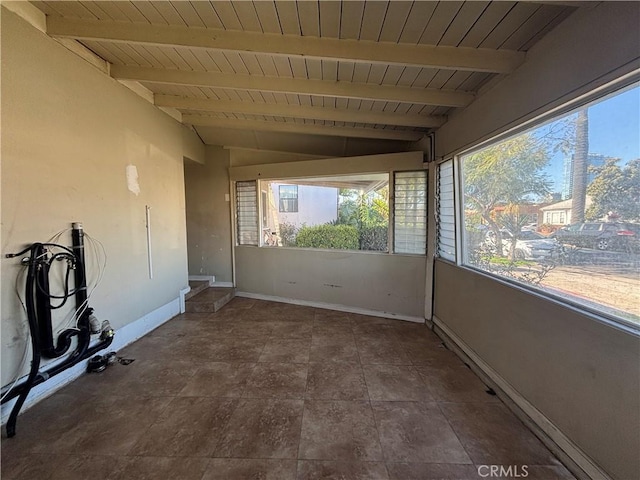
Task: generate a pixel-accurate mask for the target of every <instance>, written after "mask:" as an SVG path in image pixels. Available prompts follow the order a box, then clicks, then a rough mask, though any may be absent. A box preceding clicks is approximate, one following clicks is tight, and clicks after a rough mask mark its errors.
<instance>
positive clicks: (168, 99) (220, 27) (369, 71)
mask: <svg viewBox="0 0 640 480" xmlns="http://www.w3.org/2000/svg"><path fill="white" fill-rule="evenodd" d="M32 3H33V4H34V5H35V6H36V7H38V8H39V9H40V10H42V11H43V12H44V13H45V14H46V15H47V33H48V34H49V35H51V36H53V37H57V38H66V39H74V40H77V41H79V42H81V43H82V44H83V45H84V46H85V47H86V48H88V49H90V50H91V51H93V52H94V53H95V54H97V55H98V56H100V57H101V58H102V59H104V60H106V61H107V62H109V64H110V75H111V76H112V77H113V78H115V79H117V80H121V81H123V82H125V83H127V82H131V81H135V82H139V83H140V84H141V85H142V86H144V87H145V88H146V89H148V90H149V91H150V92H152V94H153V101H154V103H155V105H157V106H158V107H163V108H173V109H176V110H177V111H179V112H180V114H181V119H182V122H183V123H184V124H186V125H192V126H193V127H194V128H195V130H196V131H197V133H198V134H199V135H200V137H201V138H202V139H203V140H204V141H205V143H208V144H217V145H227V146H241V147H249V148H263V149H270V150H277V149H282V148H283V147H282V146H283V145H288V146H289V148H288V149H289V150H293V151H302V152H304V151H306V150H309V153H311V151H316V152H318V151H319V150H318V148H319V146H320V145H322V146H323V147H324V148H322V149H320V151H323V150H327V147H328V150H331V149H336V148H335V146H339V147H337V149H338V150H342V151H343V153H347V150H349V148H347V145H348V144H351V145H352V146H357V145H364V144H367V145H372V146H373V147H372V148H374V149H375V150H377V151H385V150H386V151H395V150H403V149H407V148H409V146H411V145H412V144H414V143H413V142H416V141H420V140H421V139H422V138H423V137H424V135H425V134H426V133H428V132H430V131H432V130H433V129H435V128H437V127H438V126H439V125H441V124H442V123H443V122H445V121H446V119H447V116H449V115H451V114H453V113H454V112H455V111H456V110H457V109H461V108H464V107H465V106H467V105H468V104H469V103H471V102H473V100H474V98H475V97H476V96H477V95H478V92H479V91H481V89H482V88H483V87H485V86H486V85H487V84H489V83H490V82H492V81H499V80H500V79H501V78H502V77H503V76H504V75H508V74H509V73H510V72H512V71H514V70H515V69H516V68H518V66H519V65H520V64H521V63H522V62H524V61H525V58H526V52H527V50H529V49H530V48H531V47H532V46H533V45H534V44H535V43H536V42H538V41H539V40H540V39H541V38H542V37H543V36H544V35H545V34H546V33H547V32H549V31H550V30H551V29H552V28H554V27H555V26H557V25H558V24H559V23H560V22H561V21H562V20H564V19H565V18H566V17H567V16H568V15H570V14H571V13H572V12H573V11H575V10H576V9H577V8H580V7H581V6H583V5H584V4H585V2H570V1H568V2H542V1H541V2H508V1H497V2H484V1H472V2H454V1H442V2H427V1H415V2H411V1H331V0H320V1H297V2H294V1H262V0H260V1H258V0H256V1H210V2H209V1H192V2H188V1H174V2H169V1H150V2H147V1H93V2H91V1H78V2H76V1H73V2H66V1H34V2H32ZM332 145H333V146H332ZM285 149H287V148H285ZM352 150H353V148H352ZM356 150H357V149H356Z"/></svg>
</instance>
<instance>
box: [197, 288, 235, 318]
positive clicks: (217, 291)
mask: <svg viewBox="0 0 640 480" xmlns="http://www.w3.org/2000/svg"><path fill="white" fill-rule="evenodd" d="M235 295H236V289H235V288H227V287H209V288H205V289H204V290H202V291H201V292H200V293H198V294H197V295H195V296H193V297H191V298H190V299H189V300H187V302H186V303H185V308H186V311H187V313H215V312H217V311H218V310H220V309H221V308H222V307H224V306H225V305H226V304H227V303H229V302H230V301H231V299H232V298H233V297H235Z"/></svg>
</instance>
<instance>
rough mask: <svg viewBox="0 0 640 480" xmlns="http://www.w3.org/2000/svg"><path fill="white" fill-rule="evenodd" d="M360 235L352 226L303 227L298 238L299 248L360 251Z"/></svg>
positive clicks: (297, 244)
mask: <svg viewBox="0 0 640 480" xmlns="http://www.w3.org/2000/svg"><path fill="white" fill-rule="evenodd" d="M359 243H360V242H359V235H358V230H357V229H356V227H352V226H351V225H315V226H313V227H306V226H305V227H301V228H300V230H299V231H298V235H297V237H296V246H297V247H306V248H335V249H340V250H358V248H359V247H360V244H359Z"/></svg>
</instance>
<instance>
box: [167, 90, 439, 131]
mask: <svg viewBox="0 0 640 480" xmlns="http://www.w3.org/2000/svg"><path fill="white" fill-rule="evenodd" d="M154 99H155V104H156V106H158V107H172V108H177V109H180V110H196V111H201V112H227V113H232V112H233V113H245V114H249V115H273V116H276V117H290V118H313V119H316V120H329V121H334V122H351V123H369V124H381V125H397V126H403V127H423V128H431V127H439V126H441V125H442V124H443V123H444V122H445V118H444V117H435V116H430V117H429V116H425V115H417V114H402V113H393V112H374V111H366V112H365V111H360V110H347V109H338V108H326V107H310V106H306V105H283V104H273V103H252V102H238V101H231V100H214V99H202V98H192V97H179V96H174V95H159V94H156V95H155V96H154Z"/></svg>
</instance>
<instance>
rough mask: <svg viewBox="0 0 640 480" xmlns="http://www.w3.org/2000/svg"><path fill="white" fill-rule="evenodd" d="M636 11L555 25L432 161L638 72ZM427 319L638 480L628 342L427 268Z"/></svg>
mask: <svg viewBox="0 0 640 480" xmlns="http://www.w3.org/2000/svg"><path fill="white" fill-rule="evenodd" d="M639 24H640V4H638V3H636V2H602V3H600V4H598V5H596V4H594V6H592V7H589V8H586V9H583V10H582V11H580V12H578V13H576V14H575V15H574V16H573V17H571V18H569V19H568V20H567V21H565V22H564V23H563V24H561V25H560V26H558V27H557V28H556V29H555V30H554V31H553V32H551V33H550V34H549V35H548V36H547V37H545V38H544V39H543V40H542V41H541V42H540V43H539V44H537V45H536V47H535V48H534V49H533V50H532V51H531V52H530V53H529V54H528V56H527V61H526V63H525V64H524V65H523V66H522V67H521V68H520V69H519V70H517V71H516V72H515V73H514V74H513V75H511V76H510V77H508V78H507V79H505V80H504V81H503V82H502V83H500V84H498V85H497V86H495V87H494V88H493V89H491V90H489V91H488V92H487V93H486V94H485V95H484V96H482V97H480V98H478V99H477V100H476V101H475V102H474V103H473V104H472V105H471V106H470V107H469V108H467V109H466V110H465V111H463V112H461V113H460V114H459V115H457V116H456V117H454V118H452V119H451V120H450V121H449V122H448V123H447V124H446V125H444V126H443V127H442V128H441V129H440V130H439V131H438V132H437V136H436V147H437V149H438V156H440V157H442V156H447V155H450V154H453V153H455V152H456V151H457V150H459V149H461V148H464V147H468V146H470V145H473V144H474V143H476V142H478V141H480V140H482V139H485V138H489V137H491V136H493V135H495V134H496V133H500V132H502V131H504V130H506V129H507V128H509V127H512V126H514V125H517V124H518V123H520V122H522V121H524V120H525V119H529V118H532V117H534V116H535V115H538V114H540V113H542V112H544V111H547V110H548V109H550V108H551V107H553V106H556V105H558V104H560V103H562V102H563V101H566V100H569V99H572V98H576V97H577V96H578V95H580V94H583V93H585V92H587V91H589V90H591V89H593V88H595V87H598V86H600V85H603V84H604V83H605V82H607V81H610V80H612V79H613V78H615V77H617V76H620V75H622V74H624V73H627V72H630V71H632V70H633V69H634V68H638V67H639V66H640V62H639V61H638V57H639V55H640V49H639V48H638V47H639V45H640V38H639V37H638V25H639ZM435 285H436V295H435V314H436V316H437V317H438V318H439V319H440V320H442V321H443V322H444V324H445V325H446V326H448V327H449V328H450V329H451V330H453V331H454V332H455V334H456V335H457V336H459V337H460V339H461V340H462V341H463V342H464V343H466V345H468V346H469V348H471V349H472V350H473V351H474V352H475V353H476V354H477V355H479V356H480V357H481V358H482V359H483V360H484V361H485V362H486V363H487V364H488V365H489V367H490V368H492V369H493V370H494V371H495V372H497V374H498V375H500V376H501V377H503V378H504V379H505V380H506V381H507V382H508V383H509V384H511V385H512V386H513V387H514V388H515V389H516V390H517V391H518V392H519V393H520V394H521V395H522V396H524V397H525V398H526V400H528V401H529V402H530V403H531V404H532V405H533V406H534V407H535V408H536V409H538V410H539V411H540V412H542V413H544V414H545V415H546V416H547V417H548V418H549V419H550V420H551V421H552V422H553V423H554V424H555V425H556V426H557V427H558V428H559V429H560V430H561V432H562V433H563V434H564V435H566V436H567V437H569V439H570V440H571V441H572V442H574V443H575V444H576V445H577V446H578V447H579V448H580V449H582V450H583V451H584V452H585V453H586V454H587V455H588V456H589V457H591V458H592V459H593V461H595V463H596V464H597V465H599V467H600V468H601V469H603V470H604V471H605V472H607V473H608V474H609V475H611V476H612V477H613V478H616V479H624V480H626V479H631V478H639V477H640V461H639V458H640V456H639V455H638V452H640V429H639V428H638V426H639V425H640V417H639V415H640V390H639V386H638V383H639V381H640V341H639V339H638V336H637V335H636V334H633V333H629V332H626V331H623V330H620V329H617V328H613V327H611V326H608V325H606V324H604V323H602V322H600V321H598V320H597V319H595V318H593V317H592V316H588V315H585V314H580V313H578V312H576V311H573V310H570V309H568V308H566V307H562V306H559V305H556V304H554V303H552V302H550V301H548V300H544V299H542V298H540V297H538V296H535V295H531V294H527V293H523V292H522V291H520V290H519V289H517V288H515V287H512V286H509V285H505V284H502V283H499V282H498V281H496V280H494V279H491V278H488V277H486V276H483V275H479V274H477V273H473V272H471V271H469V270H466V269H464V268H461V267H457V266H454V265H451V264H448V263H446V262H442V261H438V262H437V268H436V275H435Z"/></svg>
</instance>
